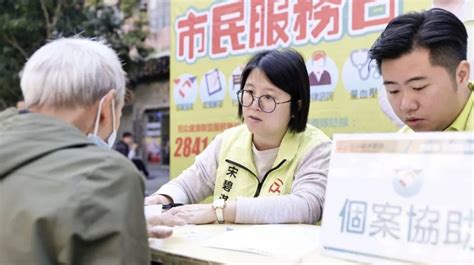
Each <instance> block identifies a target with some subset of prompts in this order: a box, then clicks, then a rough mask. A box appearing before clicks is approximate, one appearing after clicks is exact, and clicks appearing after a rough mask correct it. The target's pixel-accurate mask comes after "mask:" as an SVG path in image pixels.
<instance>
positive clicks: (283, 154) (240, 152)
mask: <svg viewBox="0 0 474 265" xmlns="http://www.w3.org/2000/svg"><path fill="white" fill-rule="evenodd" d="M222 136H223V137H222V144H221V148H220V150H219V161H218V166H217V176H216V184H215V187H214V199H219V198H220V199H225V200H235V199H236V198H237V197H259V196H270V195H285V194H290V193H291V186H292V184H293V179H294V176H295V171H296V167H297V166H298V163H299V161H300V159H301V157H304V156H305V155H306V153H307V152H308V151H310V150H311V149H312V148H314V147H315V146H317V145H319V144H321V143H323V142H327V141H330V139H329V138H328V137H327V136H326V135H325V134H324V133H323V132H321V131H320V130H319V129H317V128H315V127H313V126H311V125H309V124H308V125H307V126H306V130H305V131H304V132H302V133H296V134H294V133H290V132H287V133H286V134H285V136H284V137H283V140H282V142H281V145H280V148H279V150H278V155H277V158H276V159H275V162H274V163H273V166H272V168H271V169H270V170H269V171H268V172H267V173H266V174H265V176H264V178H263V179H262V181H261V182H260V181H259V179H258V177H257V170H256V168H255V164H254V163H253V152H252V133H251V132H250V131H249V130H248V129H247V126H246V125H240V126H237V127H234V128H231V129H228V130H226V131H224V132H223V133H222Z"/></svg>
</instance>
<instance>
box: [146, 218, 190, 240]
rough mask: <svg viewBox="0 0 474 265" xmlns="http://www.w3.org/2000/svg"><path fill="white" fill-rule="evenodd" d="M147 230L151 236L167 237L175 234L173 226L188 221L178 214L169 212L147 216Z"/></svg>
mask: <svg viewBox="0 0 474 265" xmlns="http://www.w3.org/2000/svg"><path fill="white" fill-rule="evenodd" d="M146 222H147V230H148V236H149V237H155V238H166V237H169V236H171V235H172V234H173V228H171V227H172V226H177V225H185V224H186V221H185V220H184V219H182V218H180V217H178V216H175V215H171V214H168V213H163V214H158V215H152V216H149V217H147V219H146Z"/></svg>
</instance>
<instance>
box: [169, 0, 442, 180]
mask: <svg viewBox="0 0 474 265" xmlns="http://www.w3.org/2000/svg"><path fill="white" fill-rule="evenodd" d="M432 5H433V3H432V2H431V1H422V0H420V1H403V0H353V1H350V0H347V1H346V0H313V1H310V0H309V1H308V0H282V1H276V0H275V1H273V0H271V1H270V0H249V1H172V2H171V19H172V21H171V28H172V32H171V56H170V65H171V69H170V70H171V72H170V89H171V91H170V97H171V99H170V115H171V122H170V135H171V137H170V141H171V152H170V155H171V167H170V168H171V170H170V174H171V178H173V177H176V176H177V175H178V174H179V173H180V172H181V171H182V170H183V169H185V168H186V167H188V166H189V165H191V164H192V162H193V160H194V156H195V155H197V154H199V153H200V152H201V151H202V150H203V149H204V148H205V147H206V146H207V145H208V144H209V143H210V142H211V141H212V139H213V137H214V136H215V135H216V134H218V133H219V132H221V131H222V130H224V129H226V128H229V127H233V126H235V125H237V124H240V121H239V120H238V118H237V106H238V104H237V98H236V92H237V91H238V90H239V88H240V72H241V70H242V67H243V66H244V65H245V63H246V62H247V60H248V59H249V58H250V56H251V55H252V54H254V53H256V52H258V51H261V50H267V49H277V48H284V47H290V48H294V49H296V50H298V51H299V52H300V53H302V54H303V56H304V57H305V60H306V65H307V68H308V76H309V78H310V83H311V108H310V113H309V123H311V124H313V125H315V126H316V127H318V128H320V129H321V130H323V131H324V132H325V133H327V134H328V135H330V136H331V135H332V134H334V133H351V132H390V131H396V130H397V129H398V127H397V122H399V121H397V118H396V117H395V115H394V114H392V113H393V112H392V111H391V108H390V107H389V104H388V102H387V100H386V96H385V94H384V91H385V90H384V89H383V86H382V78H381V76H380V74H379V73H378V71H377V69H376V66H375V62H373V61H370V60H369V58H368V55H367V52H368V49H369V48H370V47H371V46H372V43H373V42H374V41H375V39H376V38H377V37H378V36H379V34H380V33H381V32H382V31H383V29H384V28H385V26H386V24H387V23H388V22H389V21H390V20H391V19H392V18H394V17H395V16H397V15H400V14H402V13H405V12H407V11H411V10H421V9H427V8H430V7H431V6H432Z"/></svg>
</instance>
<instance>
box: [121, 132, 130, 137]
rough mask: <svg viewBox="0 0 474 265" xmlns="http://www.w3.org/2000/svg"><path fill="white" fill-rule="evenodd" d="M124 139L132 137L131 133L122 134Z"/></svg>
mask: <svg viewBox="0 0 474 265" xmlns="http://www.w3.org/2000/svg"><path fill="white" fill-rule="evenodd" d="M126 137H133V133H131V132H123V134H122V138H126Z"/></svg>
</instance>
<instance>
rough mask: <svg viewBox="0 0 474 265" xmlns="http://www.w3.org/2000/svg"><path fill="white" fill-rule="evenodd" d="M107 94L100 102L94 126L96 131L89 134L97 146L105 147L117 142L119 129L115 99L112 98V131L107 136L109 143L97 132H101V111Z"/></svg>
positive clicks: (88, 136) (110, 146)
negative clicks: (116, 125)
mask: <svg viewBox="0 0 474 265" xmlns="http://www.w3.org/2000/svg"><path fill="white" fill-rule="evenodd" d="M104 100H105V96H104V97H103V98H102V99H101V100H100V102H99V110H98V111H97V118H96V120H95V126H94V133H93V134H89V135H87V138H89V140H91V141H92V142H94V143H95V144H96V145H97V146H100V147H105V148H109V149H110V148H112V146H113V145H114V143H115V139H116V138H117V129H116V127H115V100H113V99H112V127H113V129H112V133H111V134H110V136H109V137H108V138H107V143H106V142H104V140H102V138H100V137H99V136H98V135H97V133H98V132H99V119H100V112H101V110H102V104H103V103H104Z"/></svg>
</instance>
